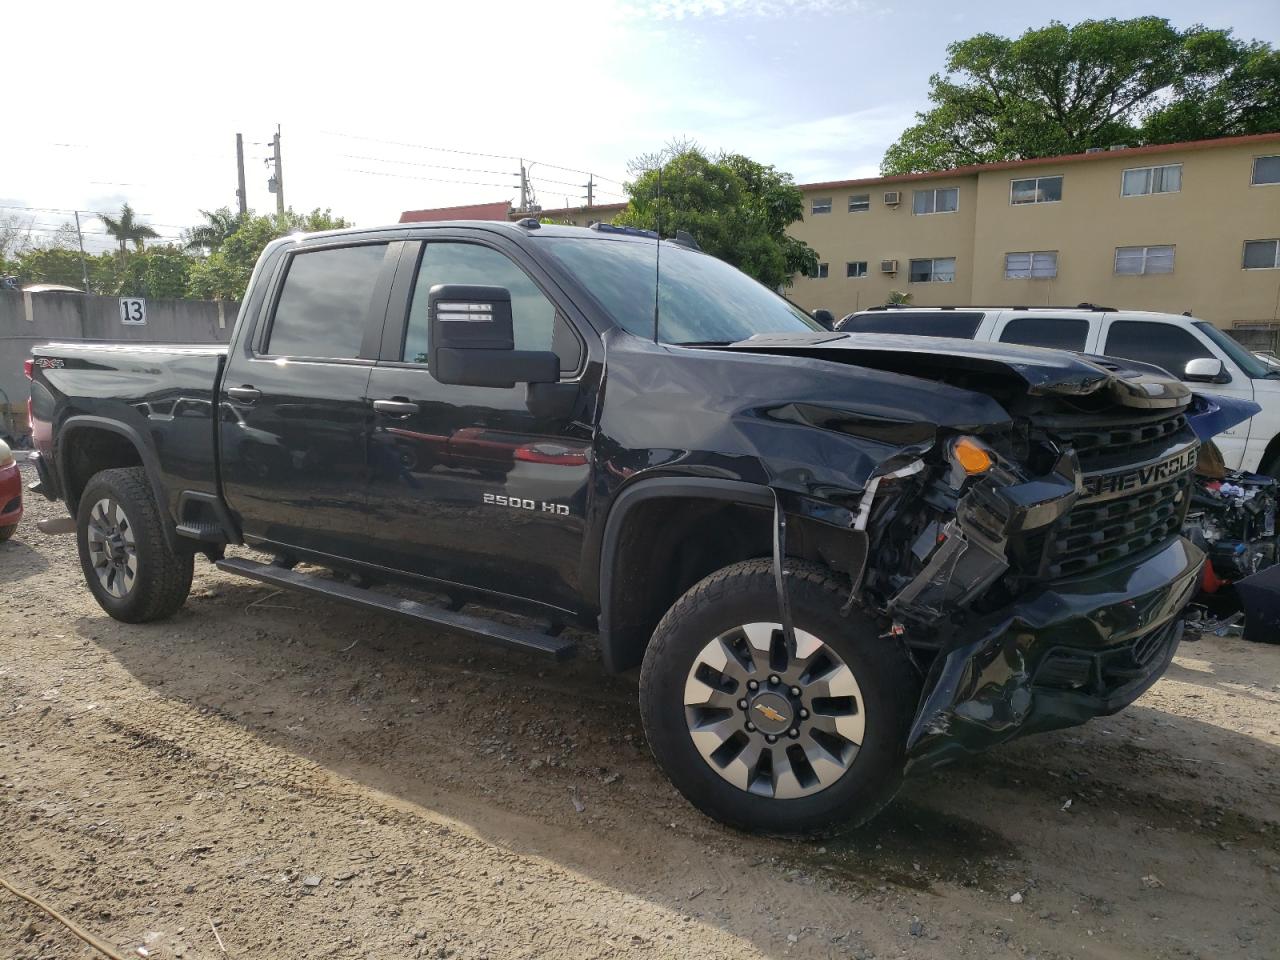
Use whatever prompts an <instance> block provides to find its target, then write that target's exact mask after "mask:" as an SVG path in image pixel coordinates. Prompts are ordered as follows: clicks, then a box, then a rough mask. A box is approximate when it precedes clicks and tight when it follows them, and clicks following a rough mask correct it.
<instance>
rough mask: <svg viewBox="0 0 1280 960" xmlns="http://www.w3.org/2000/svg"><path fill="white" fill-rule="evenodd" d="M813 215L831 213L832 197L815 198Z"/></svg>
mask: <svg viewBox="0 0 1280 960" xmlns="http://www.w3.org/2000/svg"><path fill="white" fill-rule="evenodd" d="M810 212H811V213H830V212H831V198H830V197H814V198H813V207H812V209H811V210H810Z"/></svg>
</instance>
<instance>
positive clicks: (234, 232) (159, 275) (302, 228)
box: [0, 207, 351, 300]
mask: <svg viewBox="0 0 1280 960" xmlns="http://www.w3.org/2000/svg"><path fill="white" fill-rule="evenodd" d="M201 213H203V214H204V216H205V218H206V220H207V221H208V222H206V223H205V224H202V225H200V226H197V227H193V228H192V229H190V230H188V231H186V232H185V234H184V237H183V240H184V245H183V246H181V247H179V246H172V245H165V246H160V247H148V248H142V247H141V246H139V247H138V250H137V252H135V253H133V254H130V255H128V256H123V255H121V254H120V253H101V254H98V255H97V256H86V257H85V258H84V267H83V271H85V272H87V273H88V275H89V291H88V292H89V293H96V294H101V295H104V296H113V297H115V296H119V297H156V298H159V299H180V298H192V299H207V300H238V299H240V297H242V296H243V295H244V291H245V287H246V286H248V283H249V275H250V274H251V273H252V272H253V266H254V264H255V263H256V262H257V260H258V255H259V254H261V253H262V251H263V248H265V247H266V245H267V244H268V243H270V242H271V241H272V240H275V239H276V238H277V237H283V236H286V235H287V234H291V233H299V232H305V233H312V232H315V231H319V230H336V229H340V228H342V227H348V226H351V224H350V223H349V222H348V221H346V220H345V219H343V218H342V217H335V216H334V215H333V213H332V212H331V211H329V210H321V209H315V210H312V211H311V212H310V213H295V212H294V211H292V210H288V211H286V212H285V214H284V216H282V217H281V216H276V215H274V214H272V215H271V216H261V217H259V216H254V215H253V214H247V215H246V216H244V217H240V216H238V215H234V216H233V215H231V212H230V210H228V209H227V208H225V207H224V208H222V209H220V210H215V211H213V212H212V213H209V212H208V211H201ZM224 214H225V215H226V216H225V217H224V216H223V215H224ZM120 221H121V222H124V221H129V223H131V224H132V226H130V227H129V229H130V230H136V229H137V228H138V226H139V225H137V224H136V222H133V221H132V211H130V217H129V218H126V217H125V216H124V215H123V214H122V216H121V218H120ZM222 227H230V231H229V232H228V233H226V234H225V236H223V235H218V236H215V234H214V232H213V231H215V230H216V229H219V228H222ZM122 229H123V228H122ZM145 229H148V230H149V229H150V228H145ZM205 230H208V231H210V232H207V233H204V232H201V231H205ZM197 238H198V239H197ZM117 240H119V237H117ZM206 244H207V245H208V246H207V245H206ZM209 246H213V247H215V249H214V250H213V252H212V253H211V254H210V255H209V256H207V257H201V256H197V255H196V252H195V251H199V250H202V249H208V248H209ZM0 274H15V275H16V276H17V277H18V278H19V279H20V280H21V282H22V284H23V285H26V284H29V283H63V284H67V285H68V286H72V287H76V288H79V289H82V288H83V287H84V280H83V273H82V267H81V256H80V251H79V249H77V248H76V246H75V233H74V231H72V232H71V233H70V234H69V237H68V236H62V235H59V236H58V238H57V239H56V240H55V241H54V242H51V243H48V244H46V245H43V246H38V247H29V246H27V247H22V248H21V249H19V250H17V252H16V255H15V254H13V253H10V255H9V256H8V257H0Z"/></svg>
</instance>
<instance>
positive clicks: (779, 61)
mask: <svg viewBox="0 0 1280 960" xmlns="http://www.w3.org/2000/svg"><path fill="white" fill-rule="evenodd" d="M1063 9H1064V8H1063V5H1062V4H1061V3H1046V2H1040V0H1023V2H1022V3H1017V4H1014V3H1008V2H987V0H968V2H957V0H949V2H938V0H913V2H911V3H902V2H897V0H563V2H555V0H543V2H539V3H531V2H528V0H524V2H518V0H465V2H451V3H442V2H439V0H419V2H416V3H398V2H381V3H369V4H367V5H358V4H352V3H350V2H344V3H341V4H338V3H330V2H328V0H312V2H308V3H284V2H275V3H270V2H268V3H263V2H258V3H246V2H241V0H220V2H218V3H209V4H201V5H199V6H196V5H194V4H184V3H175V2H172V0H170V2H168V3H149V2H130V0H117V2H114V3H102V2H101V0H94V2H91V3H82V2H80V0H62V2H59V3H56V4H55V3H47V2H46V3H20V4H10V5H9V6H8V7H7V8H6V12H5V18H4V22H5V25H4V32H5V35H6V44H5V67H6V75H7V77H8V79H9V84H8V86H9V89H10V90H11V92H12V91H15V90H20V91H22V95H21V96H20V97H19V98H18V99H16V100H15V99H14V98H12V97H11V98H10V101H9V104H10V109H9V110H8V111H7V114H6V116H7V119H6V122H5V124H4V132H3V133H2V134H0V218H3V217H7V216H22V217H26V218H29V219H30V220H31V222H32V223H33V229H34V230H36V231H37V232H39V231H52V230H53V229H55V228H56V227H57V226H58V225H59V224H61V223H63V222H65V221H67V220H70V219H71V215H70V211H71V210H75V209H79V210H81V211H88V212H93V211H106V212H113V211H118V209H119V207H120V205H121V204H122V203H124V202H126V201H127V202H129V203H130V204H132V205H133V207H134V209H135V210H137V211H138V212H139V213H140V214H142V215H143V216H142V217H141V219H142V220H144V221H145V222H148V223H150V224H151V225H153V226H154V227H155V229H156V230H157V231H158V232H159V233H160V234H161V235H162V237H165V238H176V237H177V236H178V235H179V233H180V232H181V230H182V229H183V228H184V227H186V226H189V225H191V224H193V223H196V222H199V221H200V219H201V218H200V213H199V211H200V210H201V209H206V210H207V209H213V208H216V207H220V206H234V205H235V190H236V169H235V135H236V133H237V132H240V133H243V134H244V137H245V142H246V148H245V152H246V161H245V167H246V177H247V181H248V199H249V205H250V207H252V208H254V209H256V210H258V211H261V212H267V211H270V210H272V209H274V207H275V198H274V196H273V195H271V194H270V193H268V191H267V176H268V170H267V167H266V166H265V165H264V162H263V161H264V158H266V157H267V156H268V155H269V152H270V145H269V141H270V138H271V135H272V134H273V133H274V132H275V129H276V125H277V124H279V125H280V128H281V133H282V139H281V144H282V155H283V165H284V183H285V199H286V200H287V201H288V204H289V205H290V206H291V207H293V208H294V209H297V210H310V209H312V208H314V207H329V208H331V209H332V210H333V211H334V213H336V214H340V215H343V216H346V217H347V218H348V219H350V220H353V221H354V222H355V223H357V224H360V225H374V224H378V223H386V222H394V221H395V220H397V219H398V218H399V215H400V212H401V211H402V210H406V209H417V208H422V207H436V206H448V205H453V204H464V203H482V202H490V201H499V200H515V199H517V198H518V197H519V188H518V173H517V171H518V169H519V165H520V160H521V158H523V159H524V161H525V163H526V165H529V164H531V165H532V166H531V168H530V176H531V178H532V183H533V186H534V189H535V191H536V197H537V200H538V202H540V203H541V204H542V205H543V206H544V207H557V206H565V205H576V204H580V203H582V202H583V198H584V196H585V193H586V190H585V186H584V185H585V184H586V182H587V174H588V173H592V174H594V175H595V178H596V181H595V182H596V200H597V202H610V201H616V200H621V199H623V196H622V193H621V191H622V181H624V180H625V179H626V171H627V161H628V160H629V159H631V158H633V157H636V156H637V155H639V154H642V153H645V152H649V151H652V150H655V149H657V148H659V147H661V146H662V145H663V144H664V143H666V142H668V141H669V140H671V139H672V138H675V137H687V138H692V139H694V140H696V141H697V142H699V143H701V144H702V145H703V146H705V147H707V148H708V149H710V150H713V151H714V150H718V149H721V148H723V149H728V150H732V151H735V152H739V153H744V154H746V155H748V156H750V157H752V158H753V159H756V160H759V161H761V162H765V163H771V164H774V165H775V166H777V167H778V168H779V169H782V170H785V171H788V172H790V173H791V174H793V175H794V176H795V177H796V179H797V181H799V182H802V183H803V182H812V181H820V180H833V179H843V178H852V177H859V176H870V175H874V174H875V173H876V172H877V171H878V168H879V162H880V159H881V157H882V155H883V153H884V149H885V147H887V146H888V145H889V144H890V143H892V142H893V141H894V140H895V139H896V138H897V136H898V134H899V133H900V132H901V131H902V130H903V129H904V128H905V127H907V126H909V125H910V124H911V123H912V122H913V115H914V113H915V112H916V111H917V110H920V109H923V108H924V107H925V106H926V105H927V99H926V98H927V92H928V81H929V75H930V74H931V73H933V72H935V71H937V70H939V69H940V68H941V66H942V64H943V61H944V59H945V56H946V46H947V44H948V43H951V42H953V41H955V40H959V39H963V38H966V37H969V36H972V35H974V34H976V33H980V32H984V31H992V32H997V33H1002V34H1005V35H1016V34H1018V33H1021V32H1022V31H1023V30H1025V29H1027V28H1029V27H1033V26H1041V25H1043V24H1045V23H1047V22H1048V21H1049V20H1051V19H1053V18H1054V17H1060V18H1061V17H1062V15H1063ZM1069 10H1070V20H1071V21H1073V22H1074V21H1076V20H1083V19H1089V18H1102V17H1107V16H1115V15H1125V16H1134V15H1138V14H1140V13H1144V12H1147V11H1143V10H1137V9H1126V10H1124V11H1118V10H1117V9H1116V7H1115V4H1114V3H1104V2H1095V0H1075V2H1073V3H1072V4H1070V7H1069ZM1151 12H1153V13H1159V14H1160V15H1162V16H1165V17H1168V18H1169V19H1170V20H1172V21H1173V22H1174V23H1175V24H1176V25H1178V26H1179V27H1185V26H1189V25H1191V24H1193V23H1204V24H1205V25H1207V26H1211V27H1231V28H1234V29H1235V31H1236V34H1237V35H1238V36H1241V37H1244V38H1256V39H1260V40H1266V41H1268V42H1270V43H1272V44H1276V45H1280V2H1277V0H1218V2H1216V3H1214V4H1212V5H1206V4H1204V3H1202V2H1191V0H1163V2H1162V3H1160V4H1156V5H1152V8H1151ZM18 105H20V107H19V106H18ZM17 208H28V209H25V210H24V209H17ZM81 219H82V222H83V229H84V231H85V241H86V246H87V247H88V249H90V250H91V251H96V250H101V249H106V248H108V247H109V246H110V240H109V238H107V237H106V236H105V234H104V232H103V228H102V224H101V223H100V222H99V221H96V220H95V219H93V217H92V216H91V215H86V214H85V213H82V215H81Z"/></svg>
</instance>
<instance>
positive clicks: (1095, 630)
mask: <svg viewBox="0 0 1280 960" xmlns="http://www.w3.org/2000/svg"><path fill="white" fill-rule="evenodd" d="M1197 447H1198V443H1197V440H1196V438H1195V435H1194V433H1193V432H1192V431H1191V429H1190V428H1189V427H1188V426H1187V422H1186V418H1185V416H1184V415H1183V414H1182V412H1181V410H1180V409H1178V408H1176V407H1175V408H1172V409H1171V408H1168V407H1165V408H1160V409H1155V410H1152V409H1141V410H1137V411H1135V410H1133V409H1124V408H1121V409H1120V410H1119V411H1117V410H1116V409H1114V408H1112V409H1104V410H1102V411H1101V412H1095V413H1089V412H1087V411H1081V410H1079V409H1071V410H1069V411H1067V410H1064V409H1063V408H1062V407H1061V406H1059V407H1057V408H1055V407H1054V406H1052V405H1050V404H1041V406H1040V407H1039V408H1038V409H1036V410H1035V411H1034V412H1033V413H1032V414H1031V415H1028V416H1025V417H1020V418H1018V421H1017V424H1016V427H1015V429H1013V430H1012V431H1004V432H1002V433H1001V435H999V436H995V437H984V438H982V439H979V438H977V437H973V436H953V437H951V438H949V439H948V440H947V442H946V443H945V444H943V445H941V446H940V448H936V449H935V451H934V452H933V462H932V463H929V462H927V461H921V468H920V469H918V470H917V471H915V472H913V473H911V474H909V475H905V476H903V475H902V474H903V471H899V476H898V477H895V478H894V479H892V480H891V481H889V482H888V483H885V484H880V485H879V489H878V490H876V489H872V490H871V491H870V493H871V503H870V505H869V506H868V507H867V509H866V511H865V513H866V516H865V521H866V530H867V533H868V536H869V539H870V543H871V545H872V546H871V549H870V551H869V560H868V563H867V566H866V570H865V574H864V577H863V581H862V583H861V585H860V591H861V599H862V602H864V603H866V604H868V605H869V606H873V607H875V608H876V609H878V611H879V612H880V613H882V614H883V615H884V616H885V617H886V618H888V619H889V620H891V621H892V623H893V628H892V632H893V634H895V635H896V636H898V637H899V638H900V640H901V641H903V642H904V643H906V644H907V646H908V649H909V650H910V651H911V653H912V656H913V658H915V660H916V663H917V665H918V666H919V667H920V668H921V670H922V672H923V673H924V677H925V679H924V685H923V693H922V697H921V701H920V705H919V708H918V710H917V715H916V717H915V720H914V723H913V724H912V729H911V732H910V736H909V739H908V744H907V760H908V769H909V770H911V771H913V772H919V771H922V770H928V769H932V768H934V767H936V766H938V765H940V764H943V763H945V762H947V761H949V760H951V759H954V758H955V757H956V756H958V755H961V754H964V753H968V752H976V751H979V750H982V749H985V748H987V747H989V746H992V745H994V744H996V743H1000V742H1003V741H1005V740H1008V739H1011V738H1013V737H1015V736H1020V735H1023V734H1026V733H1031V732H1038V731H1043V730H1050V729H1054V728H1056V727H1063V726H1070V725H1073V724H1078V723H1083V722H1084V721H1086V720H1088V719H1089V718H1091V717H1095V716H1100V715H1104V714H1108V713H1114V712H1115V711H1116V710H1119V709H1121V708H1122V707H1124V706H1126V705H1128V704H1129V703H1131V702H1132V701H1133V700H1135V699H1136V698H1137V697H1138V696H1140V695H1141V694H1142V693H1143V692H1144V691H1145V690H1146V689H1147V688H1148V687H1149V686H1150V685H1151V684H1152V683H1154V682H1155V681H1156V680H1157V679H1158V678H1159V676H1160V675H1161V674H1162V673H1163V672H1164V669H1165V668H1166V667H1167V666H1168V664H1169V662H1170V660H1171V659H1172V657H1173V653H1174V650H1175V649H1176V647H1177V644H1178V641H1179V639H1180V637H1181V633H1182V623H1181V620H1180V619H1179V614H1180V612H1181V610H1182V608H1183V607H1184V606H1185V604H1186V603H1187V602H1188V601H1189V600H1190V598H1191V597H1192V595H1193V594H1194V592H1195V590H1196V587H1197V585H1198V583H1199V579H1200V570H1201V566H1202V564H1203V554H1202V553H1201V552H1200V551H1199V550H1198V549H1197V548H1196V547H1194V546H1193V545H1192V544H1191V543H1190V542H1188V541H1187V540H1185V539H1184V538H1182V537H1181V536H1180V535H1179V529H1180V527H1181V525H1182V522H1183V518H1184V516H1185V514H1186V510H1187V505H1188V503H1189V501H1190V481H1191V475H1192V472H1193V470H1194V467H1195V463H1196V452H1197Z"/></svg>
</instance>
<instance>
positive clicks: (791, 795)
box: [640, 560, 918, 832]
mask: <svg viewBox="0 0 1280 960" xmlns="http://www.w3.org/2000/svg"><path fill="white" fill-rule="evenodd" d="M788 567H789V569H788V571H787V588H788V595H789V597H790V602H791V608H792V619H793V621H794V627H795V643H794V645H791V644H788V642H787V640H786V637H785V633H784V631H783V628H782V625H781V624H780V623H779V622H778V620H779V618H778V616H777V602H776V597H775V593H774V581H773V567H772V564H771V562H770V561H768V560H752V561H747V562H745V563H740V564H735V565H734V566H731V567H726V568H725V569H723V570H720V571H718V572H717V573H714V574H712V575H711V576H709V577H707V578H706V579H705V580H703V581H702V582H701V583H698V584H697V585H695V586H694V587H693V588H692V589H691V590H689V592H688V593H686V594H685V595H684V596H683V597H681V598H680V600H679V601H677V603H676V604H675V606H673V607H672V608H671V610H670V611H669V612H668V613H667V615H666V616H665V617H664V618H663V620H662V622H661V623H660V624H659V625H658V629H657V630H656V631H655V633H654V636H653V640H652V642H651V643H650V645H649V649H648V650H647V651H646V654H645V660H644V666H643V669H642V671H641V678H640V706H641V712H642V715H643V717H644V723H645V730H646V733H647V735H648V738H649V743H650V746H651V748H652V750H653V752H654V755H655V756H656V757H657V760H658V763H659V764H660V765H661V766H662V768H663V770H664V771H666V773H667V775H668V776H669V777H670V778H671V780H672V782H673V783H674V784H675V785H676V787H677V788H678V789H679V790H680V792H681V793H683V794H684V795H685V797H687V798H688V799H689V800H690V802H692V803H693V804H694V805H695V806H697V807H698V808H699V809H700V810H702V811H703V812H704V813H706V814H708V815H709V816H711V817H714V818H715V819H717V820H721V821H723V822H725V823H728V824H731V825H733V826H737V827H742V828H745V829H755V830H767V831H775V832H798V831H805V830H812V829H817V828H821V827H824V826H827V825H830V824H832V823H834V822H837V821H841V820H852V821H854V822H859V823H861V822H865V821H866V820H868V819H870V818H871V817H872V816H874V815H875V814H876V813H877V812H878V811H879V810H880V809H881V808H882V807H883V806H884V805H885V804H886V803H888V802H889V800H890V799H891V798H892V797H893V794H894V793H895V792H896V790H897V787H898V785H899V783H900V780H901V769H902V760H903V747H904V744H905V742H906V735H907V729H908V726H909V724H910V721H911V715H912V710H913V708H914V706H915V703H916V696H917V692H918V684H917V681H916V679H915V676H914V674H913V671H912V669H911V666H910V664H909V663H908V661H907V659H906V657H905V656H904V655H903V653H902V652H901V651H900V650H899V649H898V647H897V646H896V645H895V644H893V643H891V642H889V641H886V640H882V639H880V637H879V636H878V631H877V630H876V628H875V625H874V624H873V623H872V622H871V621H870V620H868V619H866V618H865V617H863V616H862V615H860V614H858V613H854V614H853V615H851V616H849V617H847V618H846V617H842V616H841V615H840V605H841V602H842V600H843V599H844V597H845V596H846V595H847V586H843V585H842V584H841V583H840V581H838V580H837V579H836V578H835V577H833V576H832V575H831V574H830V573H829V572H827V571H826V570H825V569H823V568H822V567H819V566H817V565H815V564H805V563H795V564H794V566H793V565H792V564H790V563H789V564H788Z"/></svg>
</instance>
